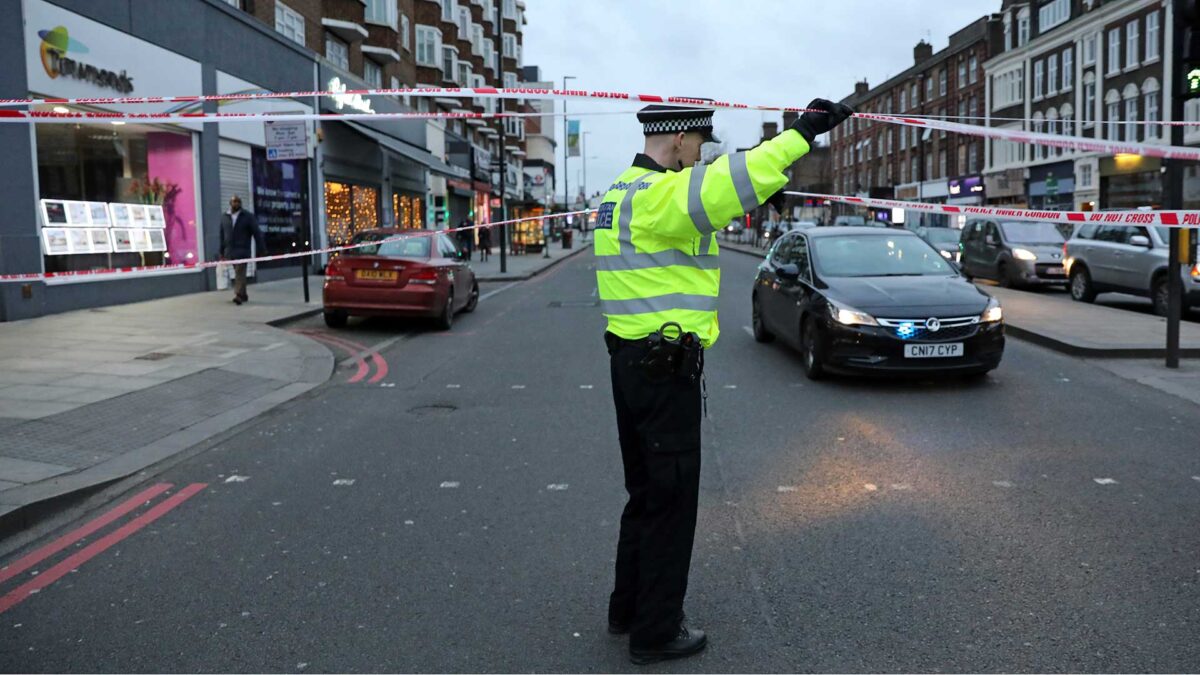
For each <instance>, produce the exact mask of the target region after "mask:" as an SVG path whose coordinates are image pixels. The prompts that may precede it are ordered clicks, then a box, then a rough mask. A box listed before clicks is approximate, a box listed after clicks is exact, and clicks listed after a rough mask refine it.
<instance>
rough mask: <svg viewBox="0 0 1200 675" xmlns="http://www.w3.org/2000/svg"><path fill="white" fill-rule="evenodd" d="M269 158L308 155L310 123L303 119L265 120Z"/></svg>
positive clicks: (274, 159)
mask: <svg viewBox="0 0 1200 675" xmlns="http://www.w3.org/2000/svg"><path fill="white" fill-rule="evenodd" d="M263 133H264V134H265V135H266V139H267V160H268V161H271V162H277V161H282V160H286V159H306V158H307V157H308V123H307V122H305V121H303V120H297V121H294V122H293V121H290V120H289V121H279V122H264V123H263Z"/></svg>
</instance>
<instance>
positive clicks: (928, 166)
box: [921, 152, 933, 180]
mask: <svg viewBox="0 0 1200 675" xmlns="http://www.w3.org/2000/svg"><path fill="white" fill-rule="evenodd" d="M932 179H933V153H932V152H927V153H925V175H924V176H921V180H932Z"/></svg>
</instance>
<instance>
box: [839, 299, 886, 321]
mask: <svg viewBox="0 0 1200 675" xmlns="http://www.w3.org/2000/svg"><path fill="white" fill-rule="evenodd" d="M829 311H830V313H831V314H832V315H833V320H834V321H837V322H838V323H840V324H842V325H844V326H878V325H879V322H877V321H876V320H875V317H873V316H871V315H870V314H867V313H866V312H860V311H858V310H857V309H854V308H853V307H849V306H847V305H843V304H842V303H840V302H834V301H832V300H830V301H829Z"/></svg>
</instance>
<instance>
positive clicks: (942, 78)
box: [938, 68, 946, 96]
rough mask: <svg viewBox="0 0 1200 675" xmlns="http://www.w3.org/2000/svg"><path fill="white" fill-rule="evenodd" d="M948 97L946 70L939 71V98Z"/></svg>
mask: <svg viewBox="0 0 1200 675" xmlns="http://www.w3.org/2000/svg"><path fill="white" fill-rule="evenodd" d="M945 95H946V69H945V68H942V69H941V70H939V71H938V96H945Z"/></svg>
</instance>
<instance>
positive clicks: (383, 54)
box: [360, 45, 400, 65]
mask: <svg viewBox="0 0 1200 675" xmlns="http://www.w3.org/2000/svg"><path fill="white" fill-rule="evenodd" d="M360 49H362V53H363V54H364V55H366V56H370V57H371V58H372V59H373V60H375V61H376V62H378V63H380V64H383V65H387V64H389V63H396V62H397V61H399V60H400V54H398V53H397V52H396V50H395V49H388V48H387V47H373V46H371V45H363V46H362V47H361V48H360Z"/></svg>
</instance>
